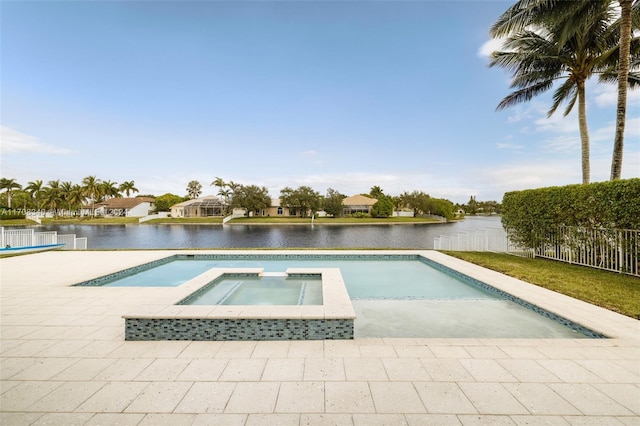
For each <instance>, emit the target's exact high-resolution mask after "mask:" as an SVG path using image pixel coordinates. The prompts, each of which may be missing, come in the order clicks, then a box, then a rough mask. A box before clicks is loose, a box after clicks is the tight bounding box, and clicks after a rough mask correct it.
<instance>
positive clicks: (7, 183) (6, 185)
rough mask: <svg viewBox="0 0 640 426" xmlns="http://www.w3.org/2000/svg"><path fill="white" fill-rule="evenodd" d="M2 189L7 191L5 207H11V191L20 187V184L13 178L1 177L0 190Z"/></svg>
mask: <svg viewBox="0 0 640 426" xmlns="http://www.w3.org/2000/svg"><path fill="white" fill-rule="evenodd" d="M2 189H4V190H5V191H6V192H7V207H9V208H11V191H13V190H14V189H22V185H20V184H19V183H18V182H16V180H15V179H8V178H2V179H0V190H2Z"/></svg>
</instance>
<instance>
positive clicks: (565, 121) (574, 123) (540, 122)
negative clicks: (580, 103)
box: [534, 110, 579, 133]
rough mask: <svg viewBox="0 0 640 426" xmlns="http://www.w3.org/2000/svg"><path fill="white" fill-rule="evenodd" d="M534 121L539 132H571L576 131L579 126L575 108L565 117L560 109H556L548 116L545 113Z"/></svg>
mask: <svg viewBox="0 0 640 426" xmlns="http://www.w3.org/2000/svg"><path fill="white" fill-rule="evenodd" d="M534 123H535V125H536V130H537V131H539V132H553V133H572V132H577V131H578V128H579V127H578V118H577V117H576V116H575V110H574V111H572V112H571V113H570V114H569V115H567V116H566V117H565V116H564V115H562V111H557V112H556V113H555V114H553V115H552V116H551V117H549V118H547V116H546V115H545V116H544V117H541V118H538V119H536V120H534Z"/></svg>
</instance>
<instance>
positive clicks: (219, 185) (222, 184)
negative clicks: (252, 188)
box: [211, 177, 227, 189]
mask: <svg viewBox="0 0 640 426" xmlns="http://www.w3.org/2000/svg"><path fill="white" fill-rule="evenodd" d="M211 186H215V187H216V188H220V189H222V188H224V187H225V186H227V184H226V182H225V181H224V180H223V179H222V178H221V177H216V178H215V179H214V181H213V182H211Z"/></svg>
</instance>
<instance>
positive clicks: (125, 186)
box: [120, 180, 138, 198]
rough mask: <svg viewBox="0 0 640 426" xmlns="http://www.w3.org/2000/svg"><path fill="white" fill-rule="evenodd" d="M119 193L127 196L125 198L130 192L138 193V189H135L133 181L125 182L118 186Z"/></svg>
mask: <svg viewBox="0 0 640 426" xmlns="http://www.w3.org/2000/svg"><path fill="white" fill-rule="evenodd" d="M120 191H121V192H124V193H125V194H127V198H128V197H129V195H131V193H132V192H138V188H136V183H135V181H132V180H130V181H125V182H122V183H121V184H120Z"/></svg>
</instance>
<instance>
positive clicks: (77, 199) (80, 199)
mask: <svg viewBox="0 0 640 426" xmlns="http://www.w3.org/2000/svg"><path fill="white" fill-rule="evenodd" d="M65 199H66V201H67V203H68V204H69V215H71V209H72V207H77V208H81V207H82V204H83V203H84V202H85V201H86V199H87V197H86V196H85V195H84V191H83V190H82V187H81V186H80V185H77V184H76V185H73V186H72V187H71V188H70V190H69V192H68V193H67V194H66V197H65Z"/></svg>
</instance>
